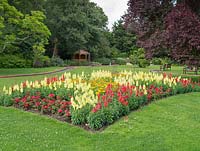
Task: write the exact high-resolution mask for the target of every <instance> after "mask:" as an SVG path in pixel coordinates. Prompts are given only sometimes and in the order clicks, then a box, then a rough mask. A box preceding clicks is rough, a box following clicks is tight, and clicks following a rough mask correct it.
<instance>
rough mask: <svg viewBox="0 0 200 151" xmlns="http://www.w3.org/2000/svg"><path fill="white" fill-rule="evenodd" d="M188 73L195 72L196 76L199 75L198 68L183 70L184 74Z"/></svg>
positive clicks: (191, 67) (192, 67)
mask: <svg viewBox="0 0 200 151" xmlns="http://www.w3.org/2000/svg"><path fill="white" fill-rule="evenodd" d="M187 72H194V73H195V74H196V75H197V74H198V67H196V66H190V67H189V66H187V67H184V68H183V74H187Z"/></svg>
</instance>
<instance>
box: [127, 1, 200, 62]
mask: <svg viewBox="0 0 200 151" xmlns="http://www.w3.org/2000/svg"><path fill="white" fill-rule="evenodd" d="M128 5H129V8H128V13H127V14H126V15H125V16H124V18H125V20H126V27H127V28H128V29H130V30H132V31H134V32H135V33H136V34H137V38H138V41H137V43H138V45H139V46H141V47H143V48H145V50H146V52H147V53H146V54H147V57H152V56H153V55H154V54H155V53H156V52H157V51H162V50H166V49H168V50H170V51H168V54H170V55H171V56H172V57H174V58H175V59H184V58H183V57H181V56H180V54H182V55H190V56H195V55H194V54H195V52H198V53H199V51H200V48H199V39H200V36H197V35H200V30H198V29H199V24H200V23H199V20H200V18H199V15H200V10H199V8H200V1H198V0H177V1H175V0H155V1H150V0H129V3H128ZM193 33H195V34H194V35H193ZM175 38H176V40H175V41H174V39H175ZM183 46H184V47H183ZM180 52H181V53H180ZM175 54H176V55H175Z"/></svg>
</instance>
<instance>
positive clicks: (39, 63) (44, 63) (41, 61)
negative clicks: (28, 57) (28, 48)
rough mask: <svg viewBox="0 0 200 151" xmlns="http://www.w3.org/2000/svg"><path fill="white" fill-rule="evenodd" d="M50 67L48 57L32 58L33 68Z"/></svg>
mask: <svg viewBox="0 0 200 151" xmlns="http://www.w3.org/2000/svg"><path fill="white" fill-rule="evenodd" d="M50 65H51V61H50V58H49V57H48V56H42V55H41V56H37V57H35V58H34V61H33V67H36V68H38V67H40V68H41V67H49V66H50Z"/></svg>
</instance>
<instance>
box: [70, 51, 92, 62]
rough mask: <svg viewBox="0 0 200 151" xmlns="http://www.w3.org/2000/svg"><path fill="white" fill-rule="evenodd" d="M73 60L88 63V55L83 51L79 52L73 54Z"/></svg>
mask: <svg viewBox="0 0 200 151" xmlns="http://www.w3.org/2000/svg"><path fill="white" fill-rule="evenodd" d="M73 59H74V60H76V61H88V62H90V53H89V52H87V51H85V50H79V51H76V52H75V53H74V56H73Z"/></svg>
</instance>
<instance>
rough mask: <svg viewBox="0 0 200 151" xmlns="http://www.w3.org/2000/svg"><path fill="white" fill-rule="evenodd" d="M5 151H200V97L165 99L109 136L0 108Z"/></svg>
mask: <svg viewBox="0 0 200 151" xmlns="http://www.w3.org/2000/svg"><path fill="white" fill-rule="evenodd" d="M0 113H1V114H0V150H2V151H14V150H15V151H46V150H48V151H198V150H200V145H199V142H200V135H199V134H200V93H191V94H185V95H179V96H174V97H170V98H167V99H163V100H160V101H157V102H154V103H152V104H151V105H149V106H145V107H143V108H142V109H141V110H139V111H137V112H133V113H131V114H130V115H129V120H128V122H127V121H125V120H124V119H123V118H122V119H120V120H119V121H117V122H116V123H115V124H113V125H111V126H110V127H108V128H107V129H106V130H105V131H103V132H98V133H91V132H87V131H85V130H83V129H81V128H78V127H74V126H72V125H70V124H68V123H63V122H59V121H57V120H54V119H49V118H48V117H46V116H40V115H36V114H33V113H28V112H24V111H20V110H18V109H13V108H4V107H0Z"/></svg>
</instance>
